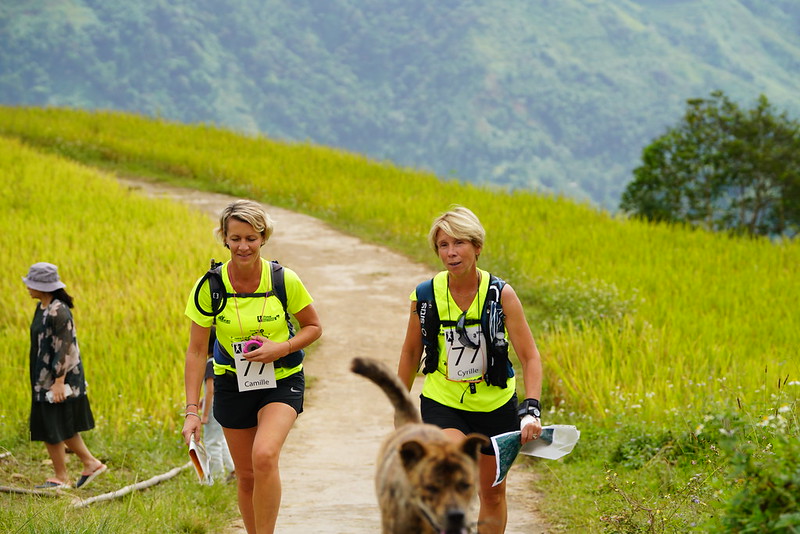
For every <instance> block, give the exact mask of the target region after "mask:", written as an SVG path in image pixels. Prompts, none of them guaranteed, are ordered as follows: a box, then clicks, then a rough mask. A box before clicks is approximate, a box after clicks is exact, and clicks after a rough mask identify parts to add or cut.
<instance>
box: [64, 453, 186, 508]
mask: <svg viewBox="0 0 800 534" xmlns="http://www.w3.org/2000/svg"><path fill="white" fill-rule="evenodd" d="M191 466H192V462H187V463H186V464H184V465H183V466H181V467H176V468H175V469H170V470H169V471H167V472H166V473H163V474H161V475H156V476H154V477H153V478H149V479H147V480H143V481H142V482H137V483H136V484H131V485H130V486H125V487H124V488H120V489H118V490H116V491H112V492H110V493H103V494H102V495H96V496H94V497H91V498H89V499H78V500H76V501H75V502H74V503H73V504H72V507H73V508H83V507H84V506H89V505H90V504H94V503H96V502H100V501H110V500H111V499H117V498H119V497H122V496H123V495H127V494H128V493H131V492H132V491H136V490H140V489H144V488H149V487H150V486H155V485H156V484H158V483H159V482H163V481H165V480H167V479H170V478H172V477H174V476H175V475H177V474H178V473H180V472H181V471H183V470H184V469H188V468H189V467H191Z"/></svg>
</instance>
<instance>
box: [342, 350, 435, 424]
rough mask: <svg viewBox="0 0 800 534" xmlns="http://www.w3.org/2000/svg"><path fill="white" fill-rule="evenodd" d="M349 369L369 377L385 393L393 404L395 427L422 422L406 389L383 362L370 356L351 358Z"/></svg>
mask: <svg viewBox="0 0 800 534" xmlns="http://www.w3.org/2000/svg"><path fill="white" fill-rule="evenodd" d="M350 369H351V370H352V371H353V372H354V373H356V374H359V375H361V376H365V377H367V378H369V379H370V380H372V381H373V382H375V383H376V384H377V385H378V386H380V388H381V389H382V390H383V392H384V393H386V396H387V397H389V401H390V402H391V403H392V406H394V424H395V427H400V426H402V425H405V424H409V423H421V422H422V419H421V418H420V416H419V411H418V410H417V408H416V407H415V406H414V403H413V402H411V396H410V395H409V394H408V390H407V389H406V387H405V386H404V385H403V383H402V382H401V381H400V379H399V378H398V377H397V375H396V374H394V373H393V372H392V371H391V370H390V369H389V367H388V366H387V365H386V364H385V363H383V362H380V361H378V360H373V359H372V358H353V362H352V364H351V366H350Z"/></svg>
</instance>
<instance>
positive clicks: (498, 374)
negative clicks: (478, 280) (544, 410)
mask: <svg viewBox="0 0 800 534" xmlns="http://www.w3.org/2000/svg"><path fill="white" fill-rule="evenodd" d="M505 285H506V283H505V281H504V280H503V279H501V278H498V277H496V276H494V275H490V278H489V290H488V294H487V295H486V300H485V301H484V304H483V311H482V312H481V330H482V331H483V335H484V339H485V340H486V347H487V351H486V353H487V359H488V361H487V366H486V383H487V384H489V385H490V386H499V387H502V388H505V387H506V385H507V381H508V379H509V378H510V377H512V376H514V368H513V366H512V365H511V361H510V360H509V359H508V340H507V339H506V336H505V314H504V313H503V303H502V302H501V295H502V291H503V287H504V286H505Z"/></svg>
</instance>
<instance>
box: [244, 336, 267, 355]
mask: <svg viewBox="0 0 800 534" xmlns="http://www.w3.org/2000/svg"><path fill="white" fill-rule="evenodd" d="M261 345H263V343H261V342H260V341H259V340H257V339H251V340H250V341H248V342H247V343H245V344H244V352H245V353H248V352H253V351H254V350H256V349H257V348H259V347H260V346H261Z"/></svg>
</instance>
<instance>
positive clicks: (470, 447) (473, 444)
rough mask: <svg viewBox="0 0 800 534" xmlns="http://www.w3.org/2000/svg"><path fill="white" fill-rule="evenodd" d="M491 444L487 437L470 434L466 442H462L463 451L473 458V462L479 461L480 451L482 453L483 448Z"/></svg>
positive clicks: (465, 439)
mask: <svg viewBox="0 0 800 534" xmlns="http://www.w3.org/2000/svg"><path fill="white" fill-rule="evenodd" d="M489 443H490V442H489V440H488V439H486V436H481V435H480V434H468V435H467V437H466V438H464V441H462V442H461V451H462V452H463V453H464V454H466V455H467V456H469V457H470V458H472V459H473V460H476V461H477V460H478V451H480V449H481V447H483V446H485V445H488V444H489Z"/></svg>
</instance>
